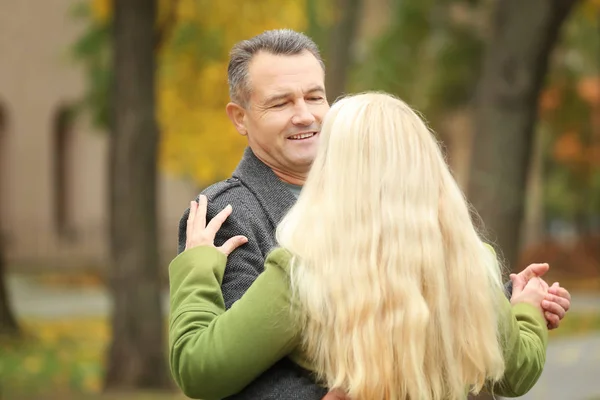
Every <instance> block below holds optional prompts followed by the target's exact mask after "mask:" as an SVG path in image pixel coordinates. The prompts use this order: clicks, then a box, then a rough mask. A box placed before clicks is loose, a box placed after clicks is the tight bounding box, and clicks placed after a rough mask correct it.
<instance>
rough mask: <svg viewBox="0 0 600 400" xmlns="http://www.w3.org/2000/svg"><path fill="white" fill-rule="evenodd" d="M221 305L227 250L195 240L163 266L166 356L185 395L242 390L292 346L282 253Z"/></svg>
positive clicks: (212, 395)
mask: <svg viewBox="0 0 600 400" xmlns="http://www.w3.org/2000/svg"><path fill="white" fill-rule="evenodd" d="M273 253H275V254H273V255H272V256H269V257H268V258H267V261H266V263H265V271H264V272H263V273H262V274H260V275H259V276H258V278H257V279H256V281H255V282H254V283H253V284H252V286H251V287H250V288H249V289H248V291H247V292H246V293H245V294H244V295H243V296H242V298H241V299H240V300H238V301H237V302H236V303H235V304H233V306H232V307H231V308H230V309H229V310H227V311H225V305H224V301H223V295H222V293H221V287H220V285H221V282H222V279H223V272H224V270H225V264H226V261H227V260H226V257H225V256H224V255H223V254H222V253H220V252H219V251H218V250H216V249H214V248H212V247H196V248H193V249H190V250H186V251H184V252H183V253H181V254H180V255H178V256H177V257H176V258H175V259H174V260H173V261H172V263H171V265H170V266H169V281H170V291H171V292H170V307H171V310H170V313H171V314H170V322H169V353H170V354H169V355H170V359H169V362H170V368H171V372H172V374H173V377H174V379H175V381H176V382H177V384H178V385H179V387H180V388H181V389H182V390H183V392H184V393H185V394H186V395H187V396H188V397H191V398H202V399H204V400H211V399H221V398H223V397H227V396H229V395H232V394H235V393H237V392H239V391H240V390H242V389H243V388H244V387H245V386H246V385H248V384H249V383H250V382H252V380H254V379H255V378H256V377H258V376H259V375H260V374H261V373H262V372H264V371H265V370H267V369H268V368H269V367H271V366H272V365H273V364H275V363H276V362H277V361H278V360H279V359H281V358H283V357H285V356H286V355H287V354H289V353H290V352H292V351H293V350H294V348H295V347H296V346H297V343H298V340H299V338H298V337H299V335H298V329H297V324H295V321H294V319H293V316H292V313H291V309H290V307H291V305H290V297H289V296H290V295H289V278H288V275H287V272H286V269H285V267H287V265H284V264H285V263H286V262H287V259H286V257H284V256H282V255H283V254H285V253H282V252H278V251H275V252H273Z"/></svg>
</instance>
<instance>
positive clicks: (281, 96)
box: [265, 92, 291, 104]
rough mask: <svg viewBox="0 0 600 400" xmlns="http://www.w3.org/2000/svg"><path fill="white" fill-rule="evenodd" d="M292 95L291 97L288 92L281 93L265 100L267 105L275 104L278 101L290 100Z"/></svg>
mask: <svg viewBox="0 0 600 400" xmlns="http://www.w3.org/2000/svg"><path fill="white" fill-rule="evenodd" d="M290 95H291V93H289V92H287V93H280V94H276V95H273V96H271V97H267V99H266V100H265V104H271V103H275V102H276V101H279V100H283V99H285V98H288V97H289V96H290Z"/></svg>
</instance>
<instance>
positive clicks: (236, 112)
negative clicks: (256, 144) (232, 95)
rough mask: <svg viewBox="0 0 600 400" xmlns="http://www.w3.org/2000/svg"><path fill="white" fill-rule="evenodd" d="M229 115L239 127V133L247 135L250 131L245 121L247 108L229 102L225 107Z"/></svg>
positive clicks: (237, 127) (236, 127)
mask: <svg viewBox="0 0 600 400" xmlns="http://www.w3.org/2000/svg"><path fill="white" fill-rule="evenodd" d="M225 111H226V112H227V116H228V117H229V119H230V120H231V122H232V123H233V126H235V129H237V131H238V133H239V134H240V135H242V136H246V135H247V134H248V131H247V130H246V124H245V123H244V117H245V116H246V110H245V109H244V108H243V107H242V106H240V105H239V104H236V103H227V106H226V107H225Z"/></svg>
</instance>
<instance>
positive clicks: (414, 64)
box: [349, 0, 490, 182]
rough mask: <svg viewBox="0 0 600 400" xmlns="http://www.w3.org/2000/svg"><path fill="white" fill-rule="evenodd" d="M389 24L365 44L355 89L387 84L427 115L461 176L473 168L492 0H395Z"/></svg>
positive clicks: (352, 88) (353, 82)
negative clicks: (474, 111) (474, 115)
mask: <svg viewBox="0 0 600 400" xmlns="http://www.w3.org/2000/svg"><path fill="white" fill-rule="evenodd" d="M388 7H390V10H389V14H390V17H389V19H390V20H389V25H388V28H387V29H386V30H385V32H384V33H383V34H382V35H381V36H380V37H377V38H375V40H373V43H370V44H369V45H367V46H365V51H364V52H362V54H361V55H360V58H359V59H358V61H357V62H356V67H355V68H354V69H353V70H352V72H351V82H350V87H349V89H350V91H362V90H367V89H376V90H378V89H379V90H385V91H388V92H391V93H394V94H396V95H398V96H399V97H400V98H402V99H403V100H405V101H406V102H408V103H409V104H410V105H411V106H413V107H415V108H416V109H417V110H419V111H420V112H421V113H422V114H423V115H425V116H426V118H427V120H428V122H429V124H430V125H431V126H432V128H433V129H434V131H435V132H436V134H437V135H438V136H439V137H440V139H442V141H443V143H444V146H445V147H446V154H447V155H448V158H449V161H450V164H451V167H452V168H453V169H454V170H455V175H456V176H457V179H458V180H459V182H460V181H462V180H465V179H466V175H467V172H468V165H467V163H468V158H467V157H465V153H466V154H468V153H469V152H468V147H469V145H468V143H470V129H468V126H469V121H470V118H471V101H472V98H473V94H474V91H475V85H476V79H475V77H476V76H477V75H478V73H479V69H480V61H481V58H482V54H483V46H484V39H485V37H486V35H487V30H486V24H485V22H486V21H487V14H488V13H489V8H490V7H489V2H476V3H473V2H471V1H466V0H440V1H432V0H424V1H419V2H414V1H401V0H391V1H390V2H389V6H388Z"/></svg>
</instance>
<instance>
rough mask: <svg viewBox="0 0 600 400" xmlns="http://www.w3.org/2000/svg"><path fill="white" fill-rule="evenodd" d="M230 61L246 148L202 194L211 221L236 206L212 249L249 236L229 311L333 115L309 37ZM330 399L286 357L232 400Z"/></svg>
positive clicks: (256, 40) (233, 274) (280, 37)
mask: <svg viewBox="0 0 600 400" xmlns="http://www.w3.org/2000/svg"><path fill="white" fill-rule="evenodd" d="M230 56H231V58H230V62H229V68H228V75H229V90H230V97H231V100H232V101H231V103H229V104H228V105H227V107H226V111H227V115H228V116H229V118H230V120H231V121H232V123H233V124H234V126H235V127H236V129H237V131H238V132H239V133H240V134H241V135H243V136H246V137H247V139H248V145H249V147H248V148H247V149H246V150H245V153H244V156H243V158H242V160H241V162H240V163H239V165H238V167H237V169H236V170H235V172H234V173H233V175H232V177H231V178H230V179H227V180H225V181H223V182H219V183H216V184H214V185H212V186H210V187H209V188H207V189H206V190H205V191H204V192H203V194H205V195H206V196H207V197H208V212H207V219H209V218H213V217H214V216H215V215H216V214H217V213H218V212H219V211H221V210H222V209H223V208H224V207H225V206H227V205H228V204H231V205H232V206H233V212H232V214H231V215H230V216H229V217H228V218H227V221H226V222H225V223H224V224H223V227H222V228H221V230H220V231H219V233H218V236H217V238H216V241H215V244H216V245H221V244H223V243H224V242H225V240H227V239H228V238H231V237H233V236H236V235H244V236H246V237H247V238H248V243H247V244H245V245H243V246H241V247H240V248H238V249H237V250H236V251H234V252H233V253H232V254H231V255H230V256H229V257H228V260H227V269H226V271H225V275H224V277H223V283H222V290H223V297H224V300H225V305H226V307H227V308H229V307H231V305H232V304H233V303H234V302H235V301H236V300H238V299H239V298H240V297H241V296H242V295H243V293H244V292H245V291H246V290H247V289H248V288H249V287H250V285H251V284H252V282H253V281H254V280H255V279H256V277H257V276H258V275H259V274H260V273H261V272H262V269H263V263H264V260H265V257H266V255H267V253H268V252H269V251H270V250H271V249H272V248H273V247H275V246H276V241H275V228H276V226H277V224H278V223H279V221H280V220H281V218H282V217H283V215H284V214H285V213H286V212H287V210H288V209H289V208H290V207H291V206H292V205H293V204H294V202H295V200H296V198H297V196H298V194H299V193H300V189H301V187H302V184H303V183H304V180H305V178H306V176H307V174H308V171H309V169H310V166H311V163H312V161H313V159H314V157H315V155H316V151H317V145H318V138H319V132H320V129H321V123H322V120H323V118H324V116H325V114H326V113H327V111H328V110H329V104H328V102H327V98H326V94H325V87H324V81H325V66H324V63H323V61H322V59H321V56H320V54H319V50H318V48H317V46H316V45H315V43H314V42H313V41H312V40H310V39H309V38H308V37H306V36H305V35H303V34H300V33H297V32H294V31H291V30H274V31H267V32H264V33H262V34H260V35H258V36H255V37H253V38H251V39H250V40H246V41H242V42H240V43H238V44H236V45H235V46H234V48H233V49H232V51H231V55H230ZM188 213H189V209H188V210H186V211H185V213H184V215H183V217H182V218H181V221H180V225H179V249H178V250H179V253H181V252H182V251H183V250H184V249H185V246H186V222H187V218H188ZM542 268H543V267H542ZM541 273H543V271H542V270H539V267H535V266H532V267H531V268H528V269H526V270H525V271H523V272H522V273H521V274H519V275H518V276H516V277H513V283H515V284H518V285H520V282H526V281H527V280H528V279H529V278H530V277H531V276H534V275H536V274H541ZM553 289H554V292H555V294H557V295H558V297H557V299H558V301H556V299H551V300H553V301H552V302H551V305H550V306H549V307H545V308H546V309H547V310H548V311H550V312H551V313H552V314H553V315H552V316H551V317H552V318H551V321H552V323H553V324H555V325H556V326H557V325H558V322H559V321H560V319H561V318H562V317H563V316H564V312H565V311H566V310H567V309H568V307H569V298H568V292H566V291H565V290H564V289H562V288H557V287H553ZM565 293H566V294H565ZM326 394H327V393H326V390H324V389H322V388H320V387H319V386H318V385H316V384H314V383H313V382H312V381H311V379H310V378H309V376H308V375H307V374H306V373H305V372H304V371H302V370H301V369H300V368H299V367H298V366H296V365H294V364H293V363H292V362H290V361H288V360H286V359H284V360H281V361H280V362H279V363H278V364H277V365H275V366H274V367H272V368H271V369H270V370H268V371H266V372H265V373H264V374H262V375H261V376H260V377H259V378H258V379H256V380H255V381H254V382H253V383H252V384H251V385H249V386H248V387H247V388H246V389H244V391H243V392H242V393H239V394H238V395H236V396H233V397H231V398H232V399H253V400H254V399H277V400H285V399H302V400H308V399H311V400H312V399H321V398H322V397H323V396H325V395H326ZM328 398H334V394H329V395H328Z"/></svg>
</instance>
